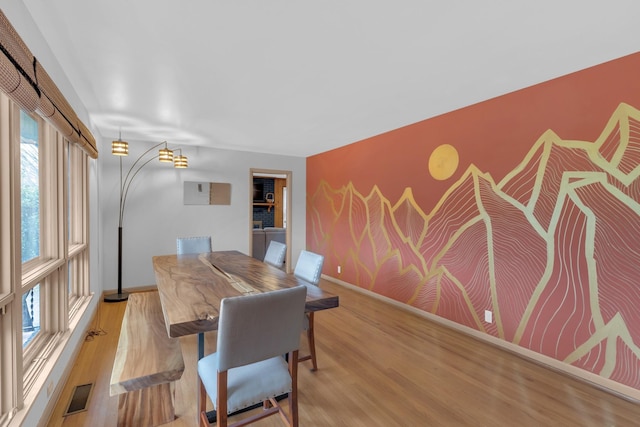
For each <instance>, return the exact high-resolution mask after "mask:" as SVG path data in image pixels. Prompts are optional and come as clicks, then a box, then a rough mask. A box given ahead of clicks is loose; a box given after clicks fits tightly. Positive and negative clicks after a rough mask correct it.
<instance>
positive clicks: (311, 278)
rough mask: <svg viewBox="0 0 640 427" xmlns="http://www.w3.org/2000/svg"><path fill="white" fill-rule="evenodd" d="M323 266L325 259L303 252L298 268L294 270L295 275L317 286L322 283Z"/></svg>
mask: <svg viewBox="0 0 640 427" xmlns="http://www.w3.org/2000/svg"><path fill="white" fill-rule="evenodd" d="M322 264H324V257H323V256H322V255H319V254H316V253H313V252H309V251H301V252H300V257H298V262H297V263H296V268H295V269H294V270H293V275H294V276H296V277H299V278H300V279H302V280H306V281H307V282H310V283H313V284H314V285H317V284H318V283H319V282H320V275H321V274H322Z"/></svg>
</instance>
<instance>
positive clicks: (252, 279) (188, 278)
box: [153, 251, 339, 338]
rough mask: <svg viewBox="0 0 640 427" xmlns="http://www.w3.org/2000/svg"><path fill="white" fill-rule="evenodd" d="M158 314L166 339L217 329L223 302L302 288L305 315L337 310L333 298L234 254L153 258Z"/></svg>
mask: <svg viewBox="0 0 640 427" xmlns="http://www.w3.org/2000/svg"><path fill="white" fill-rule="evenodd" d="M153 269H154V272H155V275H156V282H157V285H158V291H159V293H160V300H161V303H162V310H163V314H164V318H165V324H166V327H167V333H168V334H169V336H170V337H174V338H175V337H180V336H184V335H191V334H199V333H202V332H208V331H213V330H216V329H217V328H218V317H219V315H220V312H219V310H220V301H221V300H222V299H223V298H226V297H232V296H238V295H243V294H251V293H261V292H269V291H274V290H278V289H284V288H290V287H293V286H298V285H304V286H306V287H307V303H306V310H307V311H308V312H312V311H318V310H326V309H330V308H334V307H338V305H339V301H338V296H337V295H333V294H331V293H329V292H326V291H323V290H322V289H321V288H319V287H318V286H315V285H313V284H311V283H308V282H306V281H304V280H302V279H299V278H297V277H295V276H294V275H293V274H287V273H286V272H284V271H282V270H280V269H277V268H275V267H272V266H270V265H268V264H266V263H264V262H262V261H260V260H257V259H255V258H252V257H250V256H248V255H245V254H243V253H241V252H238V251H218V252H210V253H203V254H189V255H161V256H155V257H153Z"/></svg>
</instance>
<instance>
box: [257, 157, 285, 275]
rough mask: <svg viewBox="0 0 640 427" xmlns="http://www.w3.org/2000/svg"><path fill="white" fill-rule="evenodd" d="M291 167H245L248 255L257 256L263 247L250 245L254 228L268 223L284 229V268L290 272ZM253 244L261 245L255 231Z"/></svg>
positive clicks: (273, 226) (259, 256) (262, 227)
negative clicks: (283, 168) (247, 207)
mask: <svg viewBox="0 0 640 427" xmlns="http://www.w3.org/2000/svg"><path fill="white" fill-rule="evenodd" d="M291 194H292V193H291V171H284V170H272V169H256V168H251V169H250V170H249V199H250V200H249V208H250V214H249V229H250V231H249V248H250V251H251V256H253V257H255V258H258V259H260V258H261V257H263V256H264V254H263V252H264V250H265V248H262V247H260V248H258V247H257V246H254V234H255V233H259V232H258V231H254V230H255V229H264V228H265V227H271V228H275V229H282V230H283V231H284V242H283V243H285V244H286V245H287V253H286V256H285V263H284V268H285V271H286V272H287V273H291V272H292V271H293V269H292V268H291V207H292V204H291ZM255 244H256V245H261V240H260V237H259V236H258V235H257V234H256V240H255Z"/></svg>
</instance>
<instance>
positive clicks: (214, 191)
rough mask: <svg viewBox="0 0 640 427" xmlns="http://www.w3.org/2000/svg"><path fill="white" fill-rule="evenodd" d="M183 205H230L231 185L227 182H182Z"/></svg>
mask: <svg viewBox="0 0 640 427" xmlns="http://www.w3.org/2000/svg"><path fill="white" fill-rule="evenodd" d="M184 204H185V205H230V204H231V184H229V183H227V182H200V181H185V182H184Z"/></svg>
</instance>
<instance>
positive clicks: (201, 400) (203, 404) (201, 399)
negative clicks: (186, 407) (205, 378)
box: [197, 375, 209, 427]
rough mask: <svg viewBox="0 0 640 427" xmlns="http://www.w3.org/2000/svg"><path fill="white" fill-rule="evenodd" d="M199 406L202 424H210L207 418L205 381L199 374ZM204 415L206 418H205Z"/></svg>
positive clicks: (203, 425)
mask: <svg viewBox="0 0 640 427" xmlns="http://www.w3.org/2000/svg"><path fill="white" fill-rule="evenodd" d="M197 399H198V402H197V408H198V413H199V414H200V425H201V426H202V427H208V426H209V420H208V419H207V391H206V390H205V389H204V383H203V382H202V379H201V378H200V375H198V396H197ZM203 416H204V418H203Z"/></svg>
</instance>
